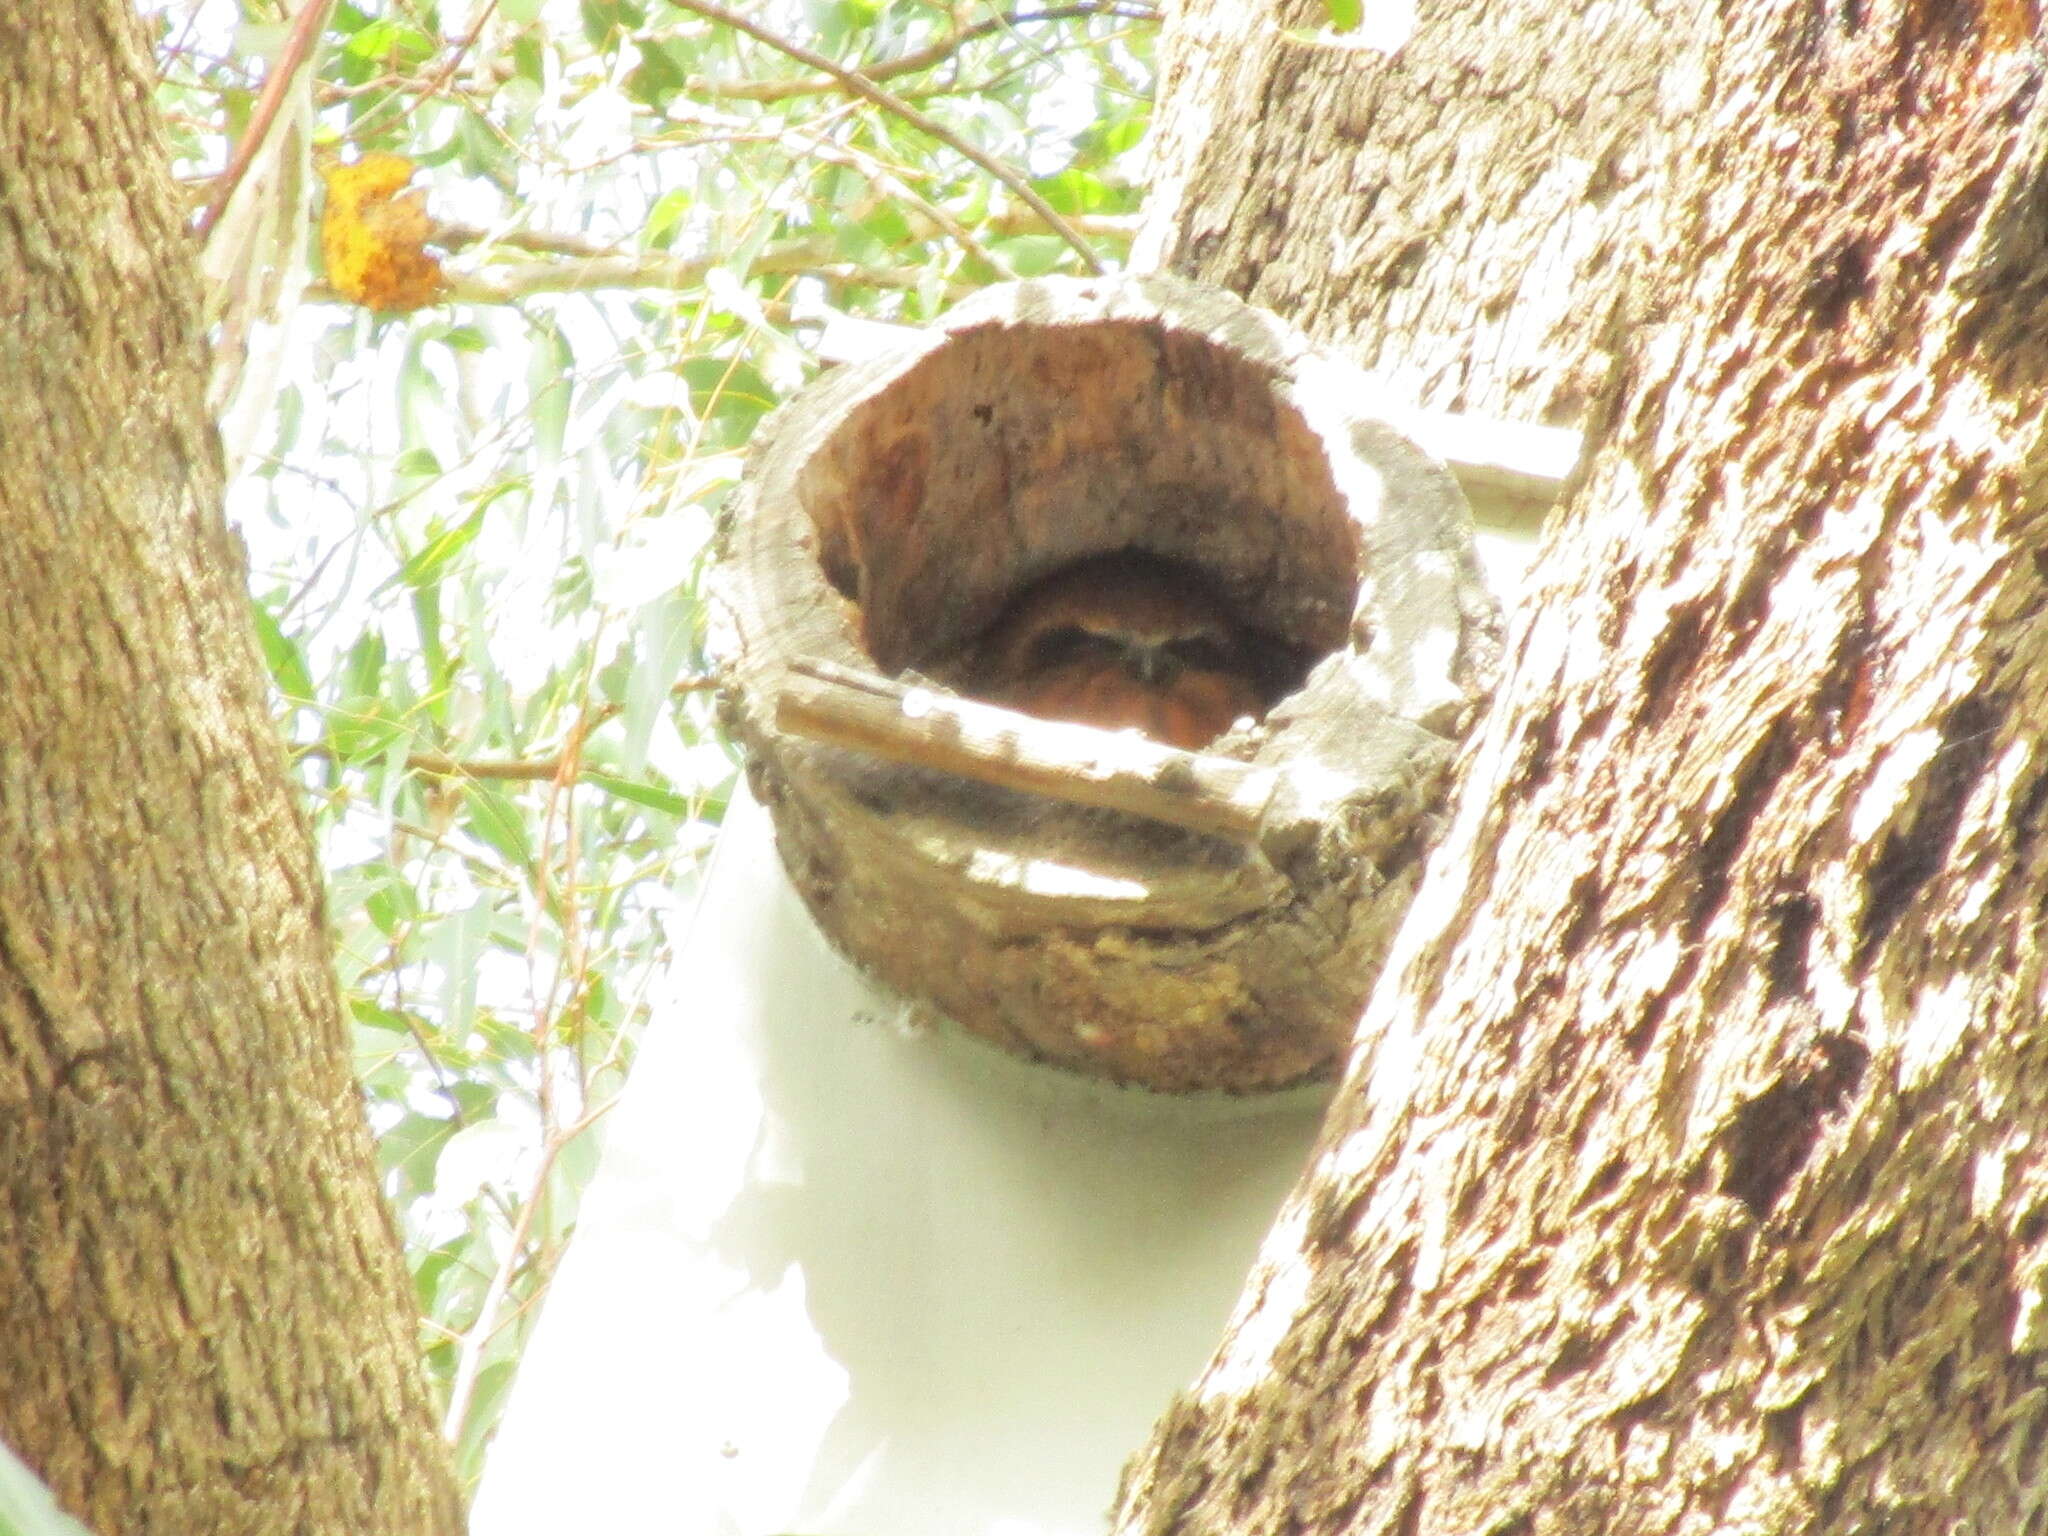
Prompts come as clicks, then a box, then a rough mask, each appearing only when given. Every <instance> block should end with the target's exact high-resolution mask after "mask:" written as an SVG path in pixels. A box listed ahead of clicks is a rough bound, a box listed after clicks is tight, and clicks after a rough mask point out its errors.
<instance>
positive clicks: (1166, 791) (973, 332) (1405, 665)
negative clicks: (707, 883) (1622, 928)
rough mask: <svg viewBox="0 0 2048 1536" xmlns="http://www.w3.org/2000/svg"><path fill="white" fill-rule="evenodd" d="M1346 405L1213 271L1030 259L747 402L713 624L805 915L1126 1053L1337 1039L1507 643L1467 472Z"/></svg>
mask: <svg viewBox="0 0 2048 1536" xmlns="http://www.w3.org/2000/svg"><path fill="white" fill-rule="evenodd" d="M1372 400H1373V386H1372V385H1371V383H1370V382H1369V381H1368V380H1367V379H1366V378H1365V376H1364V375H1362V374H1360V373H1359V372H1357V371H1356V370H1354V369H1352V368H1351V367H1350V366H1349V365H1347V364H1345V363H1343V362H1341V361H1339V360H1337V359H1335V358H1333V357H1331V356H1329V355H1328V354H1325V353H1321V352H1318V351H1317V350H1316V349H1315V348H1314V347H1312V346H1311V345H1310V344H1309V343H1308V342H1307V341H1306V340H1305V339H1304V338H1303V337H1301V336H1300V335H1299V334H1298V333H1297V332H1295V331H1294V330H1292V329H1291V328H1290V327H1288V326H1287V325H1286V324H1285V323H1284V322H1282V321H1280V320H1279V319H1277V318H1276V317H1274V316H1272V315H1270V314H1267V313H1265V312H1263V311H1261V310H1257V309H1253V308H1251V307H1250V306H1248V305H1246V304H1244V303H1243V302H1242V301H1240V300H1239V299H1237V298H1236V297H1234V296H1233V295H1231V294H1229V293H1226V292H1223V291H1220V290H1216V289H1210V288H1206V287H1202V286H1198V285H1196V284H1192V283H1189V282H1185V281H1182V280H1179V279H1173V278H1165V277H1157V276H1153V277H1139V278H1125V279H1091V280H1046V281H1038V282H1026V283H1016V284H1011V285H1007V286H1004V287H1000V288H994V289H990V290H988V291H986V292H984V293H981V294H979V295H977V296H976V297H975V298H974V299H972V300H970V301H969V302H967V303H965V304H962V305H961V306H959V307H958V308H957V309H955V310H953V311H952V312H951V314H950V315H948V316H947V318H946V319H945V321H944V322H943V324H941V325H940V326H939V327H937V328H936V329H934V330H932V331H929V332H918V333H914V335H913V337H912V339H910V340H908V341H907V342H906V343H905V344H904V346H903V347H902V349H901V350H899V351H896V352H893V353H891V354H890V355H887V356H884V357H880V358H876V359H873V360H870V361H868V362H864V363H860V364H855V365H849V366H846V367H842V368H840V369H837V370H835V371H833V372H831V373H828V374H827V375H825V376H824V377H822V378H820V379H819V380H818V381H817V382H816V383H815V384H813V385H812V386H811V387H810V388H808V389H807V390H805V391H804V392H803V393H802V394H801V395H799V396H798V397H797V398H796V399H794V400H793V401H791V402H790V403H789V404H788V405H787V406H785V407H784V408H783V409H782V410H781V411H779V412H778V413H777V414H776V415H775V416H774V417H773V418H772V419H771V420H770V421H769V422H767V423H766V424H764V426H763V427H762V429H761V431H760V432H759V434H758V435H757V437H756V439H755V441H754V444H753V446H752V448H751V449H750V451H749V455H748V464H747V470H746V474H745V476H744V478H743V480H742V483H741V485H740V487H739V489H738V491H737V493H736V498H735V506H734V509H733V516H732V517H731V520H730V522H729V524H728V526H727V529H726V532H725V535H724V538H723V542H722V546H721V550H720V561H719V566H718V570H717V573H716V576H715V578H714V582H713V587H712V590H713V595H714V601H713V605H712V607H713V615H714V618H713V625H714V642H715V646H716V648H717V650H718V651H719V652H720V655H721V662H720V665H721V669H722V670H721V681H722V683H723V685H724V690H725V691H724V698H725V707H726V710H727V715H728V720H729V724H730V725H731V727H732V729H733V730H734V731H735V733H736V734H737V736H738V737H739V739H740V740H741V741H742V743H743V744H744V745H745V747H746V750H747V752H748V771H749V775H750V777H751V780H752V783H753V786H754V789H755V791H756V793H757V794H758V795H759V796H760V798H761V800H762V801H763V802H764V803H765V804H766V805H767V806H768V807H769V810H770V812H771V814H772V815H773V818H774V821H775V829H776V840H777V843H778V845H779V847H780V849H781V853H782V858H783V861H784V863H785V865H786V866H787V868H788V870H789V874H790V877H791V879H792V880H793V881H794V882H795V885H796V887H797V889H798V891H799V892H801V893H802V895H803V898H804V900H805V901H806V902H807V903H808V904H809V905H810V908H811V911H812V912H813V913H814V914H815V916H816V917H817V919H818V922H819V923H820V925H821V926H822V927H823V928H824V930H825V932H826V933H827V934H828V935H830V936H831V938H832V939H833V941H834V942H835V943H837V944H838V945H840V946H841V947H842V948H843V949H844V950H845V951H846V952H847V953H848V954H849V955H851V956H852V957H853V958H854V959H855V960H856V961H857V962H859V963H860V964H861V965H862V966H864V967H865V968H866V969H868V970H869V971H870V972H872V973H873V974H874V975H876V976H878V977H879V978H881V979H882V980H884V981H885V982H887V983H889V984H890V985H892V986H893V987H895V988H896V989H898V990H900V991H901V992H903V993H905V994H907V995H908V996H909V997H911V998H912V999H915V1000H917V1001H919V1002H921V1003H923V1004H926V1005H928V1006H929V1007H930V1008H932V1009H934V1010H936V1011H937V1012H939V1013H940V1014H943V1015H945V1016H947V1017H949V1018H951V1019H953V1020H954V1021H956V1022H957V1023H958V1024H960V1025H962V1026H964V1027H965V1028H966V1029H968V1030H969V1031H971V1032H973V1033H974V1034H976V1035H979V1036H981V1037H983V1038H985V1039H987V1040H990V1041H992V1042H994V1043H996V1044H997V1045H1000V1046H1003V1047H1006V1048H1008V1049H1010V1050H1013V1051H1017V1052H1020V1053H1022V1054H1024V1055H1027V1056H1030V1057H1034V1058H1037V1059H1040V1060H1044V1061H1048V1062H1054V1063H1057V1064H1059V1065H1062V1066H1066V1067H1070V1068H1074V1069H1076V1070H1079V1071H1083V1072H1089V1073H1093V1074H1097V1075H1100V1076H1104V1077H1108V1078H1112V1079H1115V1080H1117V1081H1120V1082H1128V1083H1137V1084H1143V1085H1145V1086H1147V1087H1150V1088H1154V1089H1161V1090H1188V1089H1199V1088H1219V1089H1226V1090H1231V1091H1237V1092H1243V1091H1249V1090H1256V1089H1266V1088H1278V1087H1282V1086H1286V1085H1289V1084H1293V1083H1298V1082H1301V1081H1303V1080H1305V1079H1311V1078H1316V1077H1321V1076H1326V1075H1328V1074H1329V1073H1331V1072H1332V1071H1333V1070H1334V1069H1335V1067H1336V1066H1337V1065H1338V1063H1339V1062H1340V1061H1341V1058H1342V1056H1343V1053H1344V1051H1345V1048H1346V1046H1347V1045H1348V1043H1349V1041H1350V1038H1351V1034H1352V1029H1353V1026H1354V1025H1355V1023H1356V1020H1357V1017H1358V1013H1359V1009H1360V1007H1361V1005H1362V1003H1363V1001H1364V999H1365V997H1366V994H1367V993H1368V991H1369V990H1370V989H1371V986H1372V982H1373V978H1374V977H1375V975H1376V974H1377V973H1378V971H1379V968H1380V965H1381V961H1382V958H1383V956H1384V955H1385V952H1386V949H1387V946H1388V943H1389V942H1390V940H1391V939H1392V937H1393V933H1394V930H1395V929H1396V927H1397V926H1398V925H1399V922H1400V919H1401V914H1402V912H1403V910H1404V909H1405V908H1406V907H1407V905H1408V902H1409V899H1410V897H1411V895H1412V894H1413V891H1414V888H1415V884H1416V881H1417V878H1418V875H1419V873H1420V867H1421V861H1422V858H1423V855H1424V854H1425V852H1426V851H1427V849H1428V847H1429V846H1430V844H1431V843H1432V842H1433V841H1434V839H1435V835H1436V832H1437V829H1438V823H1439V819H1440V815H1441V812H1442V808H1443V801H1444V797H1445V794H1446V791H1447V788H1448V776H1449V769H1450V764H1451V760H1452V755H1453V751H1454V748H1455V744H1456V741H1457V739H1458V738H1459V737H1460V736H1462V735H1463V733H1464V732H1465V731H1466V730H1467V729H1468V727H1469V726H1470V725H1471V723H1472V722H1473V720H1474V719H1475V718H1476V716H1477V714H1478V711H1479V708H1480V706H1481V704H1482V703H1483V701H1484V699H1485V697H1486V695H1487V693H1488V691H1489V689H1490V688H1491V686H1492V683H1493V679H1494V676H1495V672H1496V670H1497V666H1498V660H1499V653H1500V616H1499V609H1498V606H1497V605H1496V604H1495V602H1494V601H1493V599H1492V597H1491V596H1490V595H1489V594H1488V592H1487V590H1486V588H1485V585H1484V582H1483V580H1482V578H1481V576H1480V572H1479V566H1478V563H1477V560H1476V558H1475V555H1474V551H1473V541H1472V530H1471V515H1470V512H1469V510H1468V508H1467V507H1466V504H1465V499H1464V496H1463V494H1462V493H1461V492H1460V491H1459V489H1458V486H1457V484H1456V483H1455V482H1454V481H1453V479H1452V478H1451V476H1450V474H1449V472H1448V471H1447V470H1446V469H1445V468H1444V467H1443V466H1442V465H1441V464H1440V463H1438V462H1437V461H1436V460H1435V459H1433V458H1431V457H1430V456H1429V455H1427V454H1426V453H1424V452H1423V450H1422V449H1420V448H1418V447H1416V446H1415V445H1414V444H1413V443H1412V442H1410V441H1409V440H1408V439H1407V438H1405V437H1403V436H1402V435H1401V434H1400V433H1398V432H1397V431H1395V430H1394V429H1393V428H1392V427H1390V426H1388V425H1386V424H1385V423H1384V422H1383V421H1381V420H1378V419H1375V417H1374V416H1373V415H1372V414H1371V411H1372V408H1373V407H1372ZM820 719H822V720H823V721H824V722H825V724H824V725H823V726H820V724H819V723H818V722H819V720H820ZM835 722H836V723H835ZM1217 731H1221V732H1222V734H1220V735H1217V734H1215V733H1216V732H1217ZM1190 747H1192V748H1197V749H1199V750H1196V751H1184V750H1182V748H1190Z"/></svg>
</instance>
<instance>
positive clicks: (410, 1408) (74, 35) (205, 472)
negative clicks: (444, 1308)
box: [0, 0, 460, 1536]
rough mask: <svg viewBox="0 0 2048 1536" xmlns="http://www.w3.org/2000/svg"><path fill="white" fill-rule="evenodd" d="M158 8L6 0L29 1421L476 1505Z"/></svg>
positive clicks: (180, 1527)
mask: <svg viewBox="0 0 2048 1536" xmlns="http://www.w3.org/2000/svg"><path fill="white" fill-rule="evenodd" d="M151 80H152V75H151V71H150V68H149V61H148V58H147V55H146V53H145V51H144V49H143V48H142V47H141V44H140V38H139V29H138V27H137V23H136V19H135V16H134V14H133V13H132V11H131V9H130V7H129V6H128V5H127V4H125V3H124V0H80V3H76V4H71V5H65V6H60V7H58V8H57V10H56V11H55V12H50V11H44V10H36V9H34V8H16V9H15V10H14V11H13V12H11V13H7V14H0V316H4V324H0V465H4V470H0V612H4V613H5V614H6V621H7V639H8V649H9V659H8V663H7V666H6V668H5V669H4V671H0V1223H4V1225H0V1233H4V1238H5V1240H4V1241H0V1361H4V1362H5V1363H6V1367H5V1369H6V1387H5V1390H4V1391H0V1437H4V1438H5V1439H6V1440H7V1441H8V1442H9V1443H10V1444H12V1445H13V1446H14V1447H15V1448H16V1449H18V1450H19V1451H20V1452H22V1454H23V1455H24V1456H25V1457H26V1458H27V1459H28V1461H29V1462H30V1463H31V1464H32V1465H33V1466H35V1467H36V1468H37V1470H39V1471H40V1472H41V1473H42V1475H43V1476H44V1477H45V1478H46V1479H48V1480H49V1482H50V1483H51V1484H52V1486H53V1487H54V1488H55V1490H56V1492H57V1493H58V1495H59V1497H60V1499H61V1500H62V1502H63V1503H64V1504H65V1505H66V1506H68V1507H69V1508H70V1509H71V1510H72V1511H73V1512H74V1513H76V1514H78V1515H79V1516H81V1517H82V1518H84V1519H85V1520H86V1521H88V1522H89V1523H90V1524H91V1525H93V1526H94V1527H95V1528H96V1529H98V1530H100V1531H102V1532H106V1533H108V1536H112V1533H114V1532H123V1533H128V1532H144V1531H179V1532H199V1531H205V1532H214V1533H223V1532H267V1531H279V1532H282V1531H294V1532H320V1531H333V1532H344V1531H346V1532H349V1533H352V1536H360V1533H363V1532H376V1531H390V1532H405V1533H419V1532H434V1531H448V1532H452V1531H455V1530H457V1529H459V1524H460V1511H459V1508H458V1501H457V1498H456V1494H455V1489H454V1482H453V1477H452V1474H451V1472H450V1469H449V1465H448V1462H447V1457H446V1454H445V1452H444V1450H443V1448H442V1446H441V1445H440V1443H439V1441H438V1439H437V1438H436V1436H435V1433H434V1429H433V1424H432V1420H431V1414H430V1411H429V1405H428V1401H427V1392H426V1388H425V1383H424V1378H423V1376H422V1373H421V1370H420V1367H419V1364H418V1350H417V1344H416V1339H415V1323H414V1308H413V1302H412V1293H411V1287H410V1286H409V1284H408V1283H407V1279H406V1275H405V1272H404V1269H403V1267H402V1265H401V1263H400V1261H399V1257H398V1251H397V1246H396V1243H395V1240H394V1234H393V1232H392V1228H391V1222H390V1218H389V1215H388V1213H387V1212H386V1210H385V1208H384V1206H383V1203H382V1201H381V1199H380V1197H379V1194H378V1190H377V1185H376V1178H375V1168H374V1163H373V1161H372V1156H371V1148H370V1143H369V1138H368V1134H367V1130H366V1128H365V1126H364V1123H363V1117H362V1110H361V1105H360V1101H359V1099H358V1096H357V1092H356V1089H355V1085H354V1083H353V1081H352V1079H351V1076H350V1073H349V1064H348V1037H347V1033H346V1031H345V1029H344V1026H343V1022H342V1018H341V1013H340V1008H339V1003H338V998H337V994H336V991H335V986H334V981H333V975H332V968H331V961H330V957H329V952H328V942H327V935H326V931H325V926H324V922H323V913H322V908H321V898H320V878H319V875H318V873H317V871H316V869H315V867H314V862H313V856H312V850H311V846H310V842H309V839H308V837H307V834H306V829H305V827H304V825H303V824H302V822H301V820H300V817H299V815H298V813H297V810H296V804H295V799H294V796H293V793H292V790H291V786H290V783H289V780H288V777H287V774H286V771H285V764H284V761H283V756H282V753H281V752H280V750H279V746H278V741H277V737H276V734H275V732H274V730H273V729H272V726H271V723H270V720H269V718H268V714H267V711H266V704H265V695H264V685H263V680H262V674H261V669H260V666H259V662H258V658H257V656H256V652H255V648H254V646H253V645H252V644H251V637H250V634H249V623H248V607H247V597H246V595H245V587H244V571H243V561H242V558H241V555H240V552H239V550H238V549H237V547H236V545H235V542H234V541H233V539H232V538H231V536H230V535H229V533H228V531H227V527H226V524H225V522H224V521H223V518H222V515H221V494H222V485H221V469H220V455H219V449H218V446H217V443H216V440H215V436H214V430H213V426H212V423H211V422H210V421H208V420H207V418H206V415H205V410H204V406H203V403H202V402H203V392H204V386H205V357H204V346H203V341H202V335H201V330H200V319H199V295H198V278H197V270H196V266H195V263H194V261H193V259H192V252H191V241H190V237H189V236H188V235H187V233H186V232H185V230H184V229H183V228H182V227H181V224H180V219H179V214H178V205H177V203H176V201H175V199H174V196H173V193H172V189H171V187H170V185H169V181H168V178H167V176H166V173H165V155H164V148H163V144H162V142H161V140H160V137H159V135H158V132H157V128H156V124H155V121H154V117H153V108H152V107H151V103H150V92H151Z"/></svg>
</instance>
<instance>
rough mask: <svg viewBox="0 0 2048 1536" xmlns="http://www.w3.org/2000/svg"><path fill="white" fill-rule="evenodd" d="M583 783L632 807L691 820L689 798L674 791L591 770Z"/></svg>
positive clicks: (587, 772)
mask: <svg viewBox="0 0 2048 1536" xmlns="http://www.w3.org/2000/svg"><path fill="white" fill-rule="evenodd" d="M583 782H584V783H586V784H590V785H594V786H595V787H596V788H598V789H601V790H603V791H604V792H605V793H606V794H608V795H611V796H613V797H614V798H616V799H619V800H624V801H627V802H628V803H630V804H632V805H641V806H645V807H646V808H647V809H648V810H650V811H661V812H663V813H664V814H666V815H669V816H673V817H675V818H676V819H677V820H679V821H687V820H688V819H689V816H690V800H689V797H688V796H686V795H679V794H677V793H676V792H675V791H674V790H669V789H656V788H655V787H654V786H653V785H651V784H642V783H640V782H638V781H637V780H634V779H622V778H620V777H619V776H618V775H617V774H613V773H594V772H591V771H589V770H585V772H584V775H583Z"/></svg>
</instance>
